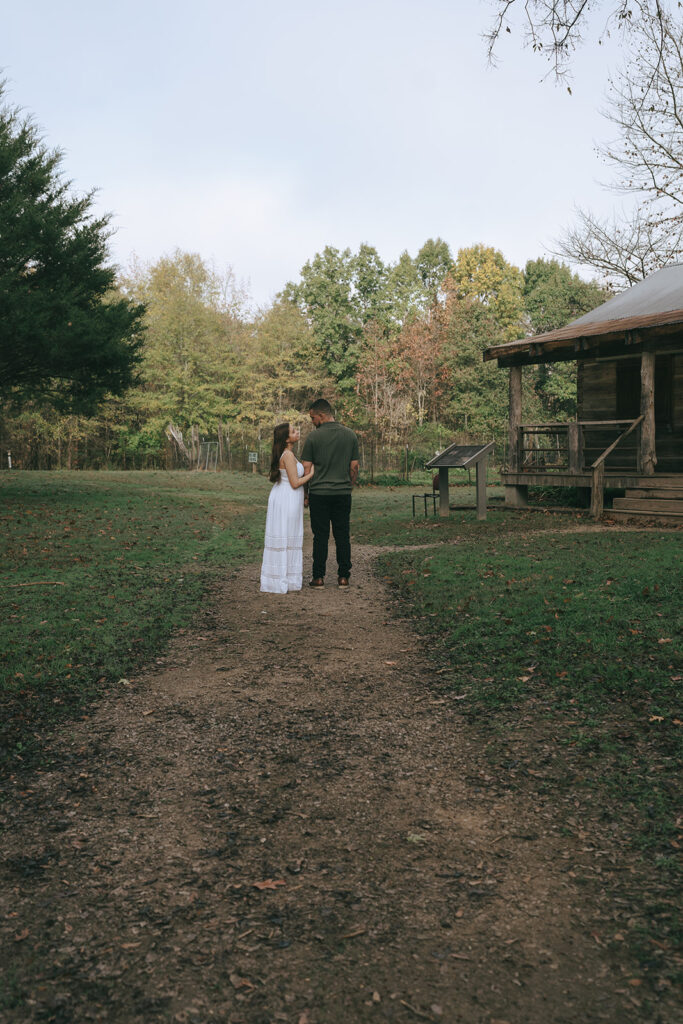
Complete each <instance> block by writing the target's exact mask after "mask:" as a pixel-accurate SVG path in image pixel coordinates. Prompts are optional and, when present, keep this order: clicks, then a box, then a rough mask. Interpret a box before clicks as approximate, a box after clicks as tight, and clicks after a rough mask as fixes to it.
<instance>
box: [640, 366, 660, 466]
mask: <svg viewBox="0 0 683 1024" xmlns="http://www.w3.org/2000/svg"><path fill="white" fill-rule="evenodd" d="M640 413H641V415H642V416H644V419H643V422H642V424H641V426H640V450H641V462H642V467H643V470H642V471H643V473H644V474H645V475H646V476H652V474H653V473H654V471H655V466H656V465H657V453H656V451H655V353H654V352H648V351H646V350H645V349H643V353H642V355H641V357H640Z"/></svg>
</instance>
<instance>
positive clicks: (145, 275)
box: [124, 250, 246, 436]
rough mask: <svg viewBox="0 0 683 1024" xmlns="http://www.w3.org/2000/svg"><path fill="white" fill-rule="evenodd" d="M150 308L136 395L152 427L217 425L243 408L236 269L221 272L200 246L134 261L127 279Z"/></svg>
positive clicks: (155, 431) (154, 431) (154, 430)
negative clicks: (145, 262)
mask: <svg viewBox="0 0 683 1024" xmlns="http://www.w3.org/2000/svg"><path fill="white" fill-rule="evenodd" d="M124 285H125V288H126V290H127V292H128V293H129V294H131V295H133V296H135V297H136V298H138V299H141V300H142V301H144V303H145V305H146V307H147V313H146V327H147V334H146V339H145V346H144V354H143V361H142V366H141V385H140V387H139V388H138V389H136V391H135V392H134V393H133V395H132V396H131V400H132V401H133V403H134V405H135V407H136V408H137V409H138V411H139V412H140V414H141V415H142V417H143V420H144V424H145V427H144V429H145V431H146V432H147V433H148V434H150V436H151V435H156V436H163V433H164V431H165V429H166V427H167V425H168V423H169V421H170V422H172V423H174V424H177V425H178V426H179V427H180V429H181V430H183V431H184V430H186V429H188V428H190V427H197V428H200V429H201V430H203V431H207V432H208V431H211V432H213V431H214V430H216V427H217V425H218V424H219V423H221V422H222V421H224V420H226V419H229V418H230V417H232V416H234V415H236V413H237V411H238V407H237V404H236V392H237V387H238V373H239V365H240V364H241V363H242V362H243V359H242V354H241V351H240V350H241V349H242V348H243V347H245V346H246V339H245V337H244V335H245V332H246V327H245V325H244V324H243V322H242V320H241V303H242V301H243V296H242V294H241V293H240V290H239V289H238V288H237V286H236V284H235V280H234V275H233V273H232V271H231V270H228V271H227V272H226V273H225V274H224V275H221V274H219V273H217V272H216V271H215V270H214V269H213V268H212V267H210V266H209V265H208V264H206V263H205V262H204V261H203V260H202V259H201V257H200V256H198V255H197V254H196V253H187V252H182V251H181V250H176V251H175V252H174V253H173V254H172V255H171V256H164V257H162V258H161V259H159V260H157V262H156V263H153V264H150V265H140V264H137V265H135V266H134V267H133V268H132V270H131V273H130V276H129V277H128V278H127V279H126V281H125V282H124Z"/></svg>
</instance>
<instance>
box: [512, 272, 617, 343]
mask: <svg viewBox="0 0 683 1024" xmlns="http://www.w3.org/2000/svg"><path fill="white" fill-rule="evenodd" d="M522 295H523V298H524V308H525V311H526V315H527V317H528V320H529V326H530V328H531V330H532V332H533V333H534V334H541V333H543V332H544V331H554V330H556V329H557V328H558V327H564V326H565V325H566V324H568V323H569V322H570V321H571V320H576V319H577V317H580V316H583V314H584V313H589V312H590V311H591V309H595V307H596V306H599V305H601V304H602V303H603V302H606V301H607V299H609V298H610V297H611V293H610V292H608V291H606V290H605V289H604V288H602V287H601V286H600V285H599V284H598V283H597V282H596V281H584V280H582V278H580V277H579V275H578V274H573V273H572V272H571V270H570V269H569V267H568V266H567V264H566V263H559V262H558V261H557V260H546V259H538V260H528V262H527V264H526V266H525V268H524V286H523V289H522Z"/></svg>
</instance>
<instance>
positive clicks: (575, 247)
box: [555, 208, 683, 289]
mask: <svg viewBox="0 0 683 1024" xmlns="http://www.w3.org/2000/svg"><path fill="white" fill-rule="evenodd" d="M556 246H557V248H556V250H555V251H556V253H557V255H558V256H563V257H564V258H565V259H568V260H570V261H571V262H572V263H576V264H578V265H579V266H583V267H590V268H591V269H592V270H596V271H597V272H598V273H599V274H600V276H601V277H602V279H603V281H604V282H605V284H606V285H607V287H609V288H612V289H620V288H623V287H624V286H630V285H632V284H635V283H636V281H642V280H643V278H645V277H648V276H649V275H650V274H652V273H654V271H655V270H659V268H660V267H665V266H667V265H668V264H669V263H676V262H677V261H678V260H679V259H680V255H681V253H682V252H683V221H680V220H678V221H674V220H672V219H670V218H666V219H665V220H664V221H663V222H661V223H655V222H653V220H652V219H651V218H650V217H649V216H648V215H647V214H646V213H645V211H643V210H640V209H636V210H635V211H634V212H633V214H632V215H631V216H630V217H627V216H623V215H622V216H616V215H614V216H612V217H611V218H600V217H596V216H595V215H594V214H592V213H591V212H590V211H589V210H582V209H580V208H579V209H577V211H576V223H575V224H573V225H571V226H570V227H568V228H566V229H565V231H564V234H563V235H562V237H561V238H560V239H558V241H557V243H556Z"/></svg>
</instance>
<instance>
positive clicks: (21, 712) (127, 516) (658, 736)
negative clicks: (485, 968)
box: [0, 472, 683, 835]
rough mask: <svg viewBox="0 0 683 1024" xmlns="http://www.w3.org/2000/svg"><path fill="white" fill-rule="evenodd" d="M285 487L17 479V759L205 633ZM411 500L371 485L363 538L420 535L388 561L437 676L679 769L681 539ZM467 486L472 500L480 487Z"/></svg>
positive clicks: (139, 477)
mask: <svg viewBox="0 0 683 1024" xmlns="http://www.w3.org/2000/svg"><path fill="white" fill-rule="evenodd" d="M268 489H269V484H268V482H267V480H265V479H264V478H262V477H260V476H256V475H254V476H252V475H249V474H238V473H231V474H196V473H194V474H189V473H163V472H157V473H155V472H150V473H140V472H138V473H83V472H81V473H16V474H12V475H10V474H8V473H5V474H3V475H2V477H1V478H0V500H1V502H2V505H1V512H0V523H1V525H2V530H1V537H2V540H1V542H0V543H1V551H2V577H1V579H0V612H1V617H0V651H1V652H2V653H1V655H0V667H1V669H2V681H1V686H0V702H1V708H2V725H1V726H0V737H1V745H2V748H3V752H4V756H5V757H6V756H8V755H10V756H11V755H16V754H19V755H20V756H24V757H25V756H27V754H28V753H29V752H30V751H32V750H36V749H39V747H40V736H41V731H42V730H43V729H44V728H45V727H48V726H50V725H52V724H54V723H55V722H56V721H58V720H59V719H61V718H63V717H65V716H68V715H73V714H76V713H82V711H81V709H83V708H84V706H85V705H86V704H87V702H88V701H89V700H91V699H92V698H93V697H94V696H96V695H97V694H98V693H99V692H100V691H101V690H102V689H103V688H106V687H108V686H110V685H112V684H115V683H116V682H117V681H118V680H119V679H120V678H122V677H125V676H126V674H127V673H131V672H133V671H134V670H135V668H136V667H137V666H139V665H141V664H143V663H145V662H146V661H149V660H150V659H151V658H152V657H153V656H154V655H155V654H156V653H158V652H159V651H160V650H161V649H162V648H163V646H164V644H165V642H166V639H167V638H168V636H169V635H170V633H171V632H172V631H173V630H174V629H177V628H183V627H189V626H190V625H191V624H192V620H193V616H194V614H195V613H196V611H197V609H198V608H199V606H200V604H201V601H202V598H203V596H204V594H205V593H206V591H207V588H208V587H209V586H210V585H211V583H212V582H213V581H214V580H215V579H216V577H217V575H218V574H220V573H225V572H226V571H227V570H228V569H229V568H230V567H231V566H234V565H237V564H238V563H239V562H241V561H243V560H245V559H247V560H254V559H257V558H258V557H259V554H260V549H261V543H262V536H263V523H264V518H265V503H266V500H267V494H268ZM490 494H491V496H493V497H496V496H498V495H499V492H498V491H496V489H495V488H490ZM410 495H411V491H410V490H409V489H407V488H404V487H396V488H375V487H366V488H361V489H359V490H358V491H356V493H355V496H354V511H353V536H354V540H355V542H357V543H371V544H375V545H384V546H387V545H390V546H406V545H408V546H420V550H412V551H403V552H390V553H387V554H386V555H385V556H383V558H382V559H381V561H380V568H379V571H380V573H381V574H382V575H383V576H384V577H385V579H386V581H387V582H388V583H389V584H390V585H391V586H392V588H393V590H394V593H395V594H396V596H397V598H398V599H399V600H400V601H401V602H403V604H404V606H405V609H406V613H407V614H409V615H410V616H412V617H413V618H415V620H416V622H417V627H418V629H419V631H420V632H421V633H422V634H424V635H425V636H426V637H427V638H428V642H429V644H430V646H431V647H432V649H433V651H434V654H435V657H436V658H437V659H438V660H439V661H440V663H441V672H440V674H439V676H438V677H437V678H438V684H439V685H440V686H442V687H443V686H450V687H452V688H455V689H456V690H457V691H458V692H461V691H462V692H465V693H466V694H467V707H468V708H469V709H478V710H477V711H476V714H478V715H484V716H488V717H489V718H490V720H491V721H492V722H498V723H499V725H500V727H501V728H504V729H507V728H508V725H507V724H505V723H509V721H510V719H511V718H514V716H515V714H516V713H517V710H516V709H518V708H519V707H520V706H521V705H522V704H523V705H524V706H525V707H528V705H529V702H530V703H531V706H533V707H534V708H535V713H536V714H537V715H538V716H540V717H541V718H543V717H546V718H552V719H553V721H554V723H555V725H556V726H557V724H558V723H559V724H560V725H561V726H562V730H561V731H562V742H563V743H564V744H565V745H567V746H571V747H573V748H575V749H576V751H577V752H585V753H586V754H590V755H591V757H597V756H599V755H601V754H604V755H605V756H607V755H609V757H610V758H611V760H612V761H613V762H614V764H615V766H616V767H615V770H616V769H618V770H621V769H625V768H626V767H628V765H631V766H632V765H633V764H634V761H633V755H634V752H635V753H636V754H637V757H636V760H637V758H638V757H641V755H642V756H643V757H645V761H647V758H648V757H649V756H650V754H653V752H654V751H656V752H657V757H658V758H660V761H658V764H659V766H660V767H659V769H658V771H659V770H665V769H666V765H667V761H666V758H671V757H673V756H674V751H675V750H676V749H677V741H678V736H679V735H680V725H679V722H680V718H679V714H680V708H679V707H678V706H677V703H676V702H677V700H678V693H679V692H680V680H681V674H680V673H681V654H680V637H681V617H680V616H681V612H680V609H681V607H682V606H683V602H682V601H681V592H680V579H681V573H680V543H681V542H680V534H678V533H676V532H673V531H669V532H664V531H662V532H647V531H637V532H617V531H614V532H610V531H601V532H598V533H592V532H591V533H571V532H569V533H567V532H563V533H558V532H557V531H558V529H561V530H566V529H568V528H571V527H572V526H573V525H577V524H578V525H585V524H586V523H587V522H588V519H587V517H586V516H585V514H581V513H576V514H574V515H560V514H553V513H547V514H543V513H539V512H529V513H524V514H522V515H519V514H514V513H509V512H505V511H504V510H503V509H502V507H499V508H495V509H494V510H492V511H490V512H489V518H488V520H487V522H486V523H478V522H477V520H476V516H475V512H474V509H472V510H468V511H457V512H453V513H452V514H451V516H450V517H449V519H448V520H439V519H435V518H434V517H432V516H431V515H430V516H428V517H427V518H424V516H423V515H420V516H418V517H416V518H415V519H413V518H412V517H411V501H410ZM451 500H452V501H453V502H454V503H456V504H472V505H473V504H474V491H473V488H463V487H459V488H454V489H453V490H452V493H451ZM444 542H446V543H445V544H444ZM424 545H433V546H432V547H430V548H427V549H425V548H424ZM473 713H474V712H473ZM501 723H502V724H501ZM625 723H626V724H625ZM625 729H626V730H627V731H628V732H629V737H630V740H629V742H628V743H627V742H625V741H623V740H619V739H618V738H617V739H615V736H617V737H618V734H619V732H621V733H622V734H624V730H625ZM648 752H649V753H648ZM661 758H664V759H665V760H664V761H661ZM638 764H639V765H640V767H641V768H642V765H641V764H640V762H639V761H638ZM638 774H639V773H638V772H635V773H631V775H632V776H634V777H636V776H638ZM641 774H642V773H641ZM646 774H647V773H646ZM665 774H666V771H665ZM629 785H630V783H629ZM640 788H641V789H643V793H645V796H646V797H647V798H648V799H649V796H648V794H649V795H650V796H651V795H652V791H651V787H649V786H645V787H644V788H643V787H640ZM665 791H666V787H665V788H664V790H661V791H660V789H657V790H656V792H655V795H656V796H657V801H659V802H661V799H663V797H662V793H664V794H665ZM643 793H640V795H636V796H635V797H634V799H637V802H638V803H639V804H640V803H642V798H643ZM665 802H666V801H665ZM667 806H668V805H667ZM660 824H662V823H661V822H660ZM662 827H664V825H663V824H662ZM673 828H674V822H673V819H672V820H671V821H670V822H669V823H668V824H667V825H666V833H667V835H668V834H670V833H672V830H673Z"/></svg>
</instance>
